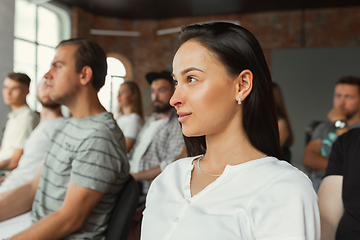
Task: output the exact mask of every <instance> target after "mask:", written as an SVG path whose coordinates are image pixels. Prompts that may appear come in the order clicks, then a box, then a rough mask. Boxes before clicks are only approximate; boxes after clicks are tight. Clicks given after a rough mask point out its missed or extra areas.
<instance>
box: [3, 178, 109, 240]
mask: <svg viewBox="0 0 360 240" xmlns="http://www.w3.org/2000/svg"><path fill="white" fill-rule="evenodd" d="M103 196H104V193H102V192H99V191H96V190H92V189H88V188H85V187H81V186H78V185H76V184H74V183H72V182H70V183H69V186H68V189H67V191H66V195H65V200H64V203H63V205H62V207H61V208H60V209H59V210H58V211H55V212H53V213H51V214H49V215H47V216H46V217H44V218H42V219H41V220H39V221H38V222H36V223H35V224H33V225H32V226H31V227H30V228H28V229H26V230H25V231H23V232H21V233H19V234H17V235H15V236H14V237H12V238H10V239H13V240H17V239H19V240H20V239H61V238H63V237H65V236H68V235H69V234H71V233H73V232H75V231H76V230H78V229H80V228H81V226H82V225H83V224H84V222H85V220H86V218H87V217H88V215H89V214H90V212H91V211H92V209H93V208H94V207H95V206H96V204H98V202H99V201H100V199H101V198H102V197H103Z"/></svg>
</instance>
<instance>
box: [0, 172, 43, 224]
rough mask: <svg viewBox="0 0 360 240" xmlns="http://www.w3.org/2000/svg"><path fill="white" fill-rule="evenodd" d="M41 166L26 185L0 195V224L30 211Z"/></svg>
mask: <svg viewBox="0 0 360 240" xmlns="http://www.w3.org/2000/svg"><path fill="white" fill-rule="evenodd" d="M41 171H42V166H41V167H40V168H39V170H38V171H37V173H36V175H35V177H34V178H33V179H32V180H31V181H30V182H28V183H26V184H24V185H22V186H20V187H18V188H16V189H13V190H9V191H6V192H3V193H1V194H0V209H1V211H0V222H1V221H4V220H7V219H10V218H12V217H15V216H18V215H20V214H23V213H25V212H28V211H30V209H31V207H32V203H33V201H34V198H35V193H36V191H37V188H38V185H39V181H40V177H41Z"/></svg>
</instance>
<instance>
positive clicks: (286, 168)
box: [263, 158, 312, 192]
mask: <svg viewBox="0 0 360 240" xmlns="http://www.w3.org/2000/svg"><path fill="white" fill-rule="evenodd" d="M263 167H264V168H266V172H267V174H268V177H269V180H270V179H271V180H270V181H269V182H268V183H267V185H266V188H271V189H288V191H290V192H293V191H292V190H293V189H295V190H296V189H298V190H296V191H300V189H303V190H304V191H312V183H311V180H310V179H309V177H308V176H307V175H306V174H305V173H303V172H302V171H301V170H299V169H298V168H296V167H294V166H292V165H291V164H289V163H288V162H286V161H282V160H278V159H277V158H272V159H271V160H270V161H269V162H268V164H266V165H264V166H263ZM269 175H270V176H269Z"/></svg>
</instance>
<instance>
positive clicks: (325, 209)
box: [318, 175, 344, 240]
mask: <svg viewBox="0 0 360 240" xmlns="http://www.w3.org/2000/svg"><path fill="white" fill-rule="evenodd" d="M342 183H343V176H339V175H331V176H327V177H325V178H324V179H323V181H322V182H321V185H320V188H319V191H318V196H319V210H320V221H321V239H322V240H335V234H336V229H337V226H338V224H339V222H340V219H341V217H342V216H343V214H344V205H343V202H342V197H341V194H342Z"/></svg>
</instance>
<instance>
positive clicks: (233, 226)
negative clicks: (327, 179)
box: [142, 23, 320, 240]
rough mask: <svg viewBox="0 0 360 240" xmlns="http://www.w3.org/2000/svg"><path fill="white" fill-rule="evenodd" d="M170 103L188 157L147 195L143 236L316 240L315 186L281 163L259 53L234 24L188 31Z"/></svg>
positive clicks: (246, 33) (188, 239)
mask: <svg viewBox="0 0 360 240" xmlns="http://www.w3.org/2000/svg"><path fill="white" fill-rule="evenodd" d="M180 40H181V43H182V45H181V46H180V48H179V49H178V51H177V52H176V54H175V57H174V60H173V77H174V80H175V83H176V85H177V86H176V90H175V93H174V95H173V96H172V98H171V100H170V103H171V105H173V106H174V107H175V108H176V110H177V113H178V115H179V121H180V123H181V125H182V131H183V134H184V135H185V136H186V137H185V140H186V146H187V150H188V155H189V157H188V158H185V159H180V160H178V161H176V162H174V163H172V164H170V165H169V166H167V167H166V169H165V170H164V171H163V172H162V173H161V174H160V175H159V176H158V177H157V178H156V179H155V180H154V182H153V183H152V185H151V187H150V190H149V192H148V195H147V200H146V208H145V211H144V218H143V225H142V239H143V240H147V239H182V240H183V239H186V240H192V239H194V240H195V239H196V240H198V239H206V240H209V239H210V240H212V239H214V240H215V239H216V240H219V239H227V240H228V239H243V240H251V239H268V240H270V239H274V240H275V239H276V240H282V239H283V240H285V239H286V240H290V239H294V240H295V239H301V240H305V239H306V240H318V239H320V223H319V212H318V206H317V197H316V194H315V192H314V190H313V188H312V184H311V182H310V180H309V179H308V178H307V177H306V176H305V174H303V173H302V172H300V171H299V170H297V169H296V168H294V167H292V166H291V165H290V164H288V163H287V162H285V161H279V160H278V158H281V149H280V144H279V131H278V125H277V117H276V112H275V107H274V99H273V93H272V82H271V77H270V73H269V69H268V67H267V64H266V61H265V58H264V55H263V53H262V50H261V47H260V45H259V43H258V41H257V40H256V38H255V37H254V36H253V35H252V34H251V33H250V32H249V31H247V30H246V29H244V28H243V27H240V26H238V25H235V24H231V23H212V24H203V25H191V26H187V27H184V28H183V29H182V32H181V33H180Z"/></svg>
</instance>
